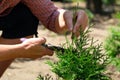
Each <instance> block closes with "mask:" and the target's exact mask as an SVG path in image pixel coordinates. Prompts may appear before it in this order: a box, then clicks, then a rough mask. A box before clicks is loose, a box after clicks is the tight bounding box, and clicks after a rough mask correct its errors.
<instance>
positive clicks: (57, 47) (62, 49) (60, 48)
mask: <svg viewBox="0 0 120 80" xmlns="http://www.w3.org/2000/svg"><path fill="white" fill-rule="evenodd" d="M42 46H44V47H46V48H48V49H50V50H53V51H55V50H56V51H61V52H64V51H65V49H64V48H62V47H61V46H54V45H52V44H42Z"/></svg>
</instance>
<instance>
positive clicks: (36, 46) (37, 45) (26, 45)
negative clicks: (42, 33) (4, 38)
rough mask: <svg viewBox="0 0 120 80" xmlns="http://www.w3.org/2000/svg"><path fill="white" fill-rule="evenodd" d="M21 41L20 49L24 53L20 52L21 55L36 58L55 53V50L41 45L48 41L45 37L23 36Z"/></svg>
mask: <svg viewBox="0 0 120 80" xmlns="http://www.w3.org/2000/svg"><path fill="white" fill-rule="evenodd" d="M21 41H22V43H21V44H20V45H21V49H20V50H23V51H22V52H23V53H21V54H20V56H21V57H24V58H26V57H27V58H33V59H34V58H40V57H42V56H45V55H49V56H52V55H53V51H51V50H49V49H47V48H45V47H43V46H41V44H44V43H45V42H46V39H45V38H30V39H25V38H22V39H21Z"/></svg>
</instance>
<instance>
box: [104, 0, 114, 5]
mask: <svg viewBox="0 0 120 80" xmlns="http://www.w3.org/2000/svg"><path fill="white" fill-rule="evenodd" d="M102 1H103V3H104V4H105V5H111V4H114V3H115V2H116V0H102Z"/></svg>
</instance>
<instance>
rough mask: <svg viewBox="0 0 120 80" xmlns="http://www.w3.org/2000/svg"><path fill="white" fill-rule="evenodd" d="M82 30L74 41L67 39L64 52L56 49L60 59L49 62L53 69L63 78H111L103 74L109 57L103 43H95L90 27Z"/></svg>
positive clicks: (70, 79)
mask: <svg viewBox="0 0 120 80" xmlns="http://www.w3.org/2000/svg"><path fill="white" fill-rule="evenodd" d="M80 32H81V33H80V37H79V38H74V39H73V41H72V43H70V42H69V41H68V40H67V42H66V45H67V47H65V48H66V50H65V51H64V52H62V51H56V54H57V57H58V58H59V61H58V62H57V63H52V62H49V63H48V64H49V65H50V66H51V67H52V71H53V72H55V73H56V74H57V75H58V76H59V77H62V78H63V80H109V79H110V78H108V77H107V76H105V75H104V74H103V72H104V69H105V67H106V65H107V58H106V56H105V54H103V53H102V48H101V44H97V45H95V43H96V41H93V38H92V39H90V38H89V36H88V33H89V32H90V31H89V29H88V30H86V31H85V32H82V31H80Z"/></svg>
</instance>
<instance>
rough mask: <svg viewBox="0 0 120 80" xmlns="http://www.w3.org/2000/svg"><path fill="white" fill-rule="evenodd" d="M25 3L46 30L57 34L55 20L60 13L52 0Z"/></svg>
mask: <svg viewBox="0 0 120 80" xmlns="http://www.w3.org/2000/svg"><path fill="white" fill-rule="evenodd" d="M23 3H25V5H27V6H28V7H29V8H30V10H31V11H32V13H33V14H34V15H35V16H36V17H37V18H38V19H39V20H40V21H41V22H42V24H43V25H44V26H45V27H46V28H48V29H49V30H52V31H54V32H56V29H55V19H56V17H57V16H58V14H59V12H58V11H57V9H58V8H57V7H55V6H54V4H53V2H51V0H23Z"/></svg>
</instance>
